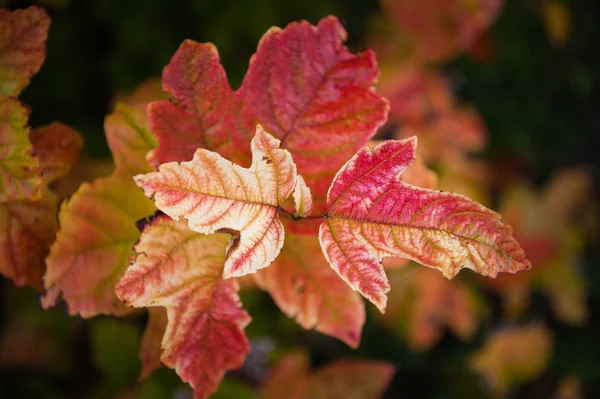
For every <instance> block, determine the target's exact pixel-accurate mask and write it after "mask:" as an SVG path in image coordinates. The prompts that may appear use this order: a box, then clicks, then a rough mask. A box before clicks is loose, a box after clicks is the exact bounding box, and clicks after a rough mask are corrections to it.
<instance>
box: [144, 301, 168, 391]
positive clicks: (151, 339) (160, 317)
mask: <svg viewBox="0 0 600 399" xmlns="http://www.w3.org/2000/svg"><path fill="white" fill-rule="evenodd" d="M166 328H167V311H166V309H165V308H163V307H160V306H155V307H150V308H148V324H147V325H146V330H144V335H143V336H142V344H141V345H140V360H141V361H142V370H141V371H140V379H145V378H146V377H148V376H149V375H150V374H152V373H153V372H154V370H156V369H158V368H159V367H160V366H161V364H160V356H161V354H162V345H161V342H162V338H163V336H164V335H165V330H166Z"/></svg>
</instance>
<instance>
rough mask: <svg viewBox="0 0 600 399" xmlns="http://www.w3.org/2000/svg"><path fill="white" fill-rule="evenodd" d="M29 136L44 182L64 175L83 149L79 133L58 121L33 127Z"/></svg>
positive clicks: (70, 168)
mask: <svg viewBox="0 0 600 399" xmlns="http://www.w3.org/2000/svg"><path fill="white" fill-rule="evenodd" d="M29 138H30V140H31V143H32V144H33V147H34V149H35V155H36V158H37V159H38V160H39V163H40V167H41V169H42V177H43V179H44V182H45V183H46V184H50V183H53V182H54V181H56V180H57V179H59V178H61V177H64V176H66V175H67V174H68V173H69V172H70V171H71V170H72V169H73V166H75V164H76V163H77V161H78V160H79V154H80V153H81V150H82V149H83V138H82V137H81V135H80V134H79V133H78V132H77V131H76V130H74V129H73V128H71V127H69V126H67V125H65V124H63V123H60V122H53V123H51V124H49V125H46V126H42V127H39V128H37V129H33V130H32V131H31V134H30V135H29Z"/></svg>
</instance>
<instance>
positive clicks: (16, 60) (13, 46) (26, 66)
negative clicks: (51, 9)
mask: <svg viewBox="0 0 600 399" xmlns="http://www.w3.org/2000/svg"><path fill="white" fill-rule="evenodd" d="M49 26H50V18H49V17H48V15H47V14H46V12H45V11H44V10H43V9H41V8H39V7H29V8H27V9H25V10H16V11H8V10H4V9H0V96H13V97H16V96H18V95H19V93H21V90H23V89H24V88H25V86H27V85H28V84H29V80H30V79H31V77H32V76H33V74H35V73H36V72H37V71H38V70H39V69H40V67H41V66H42V63H43V62H44V58H45V57H46V45H45V42H46V37H47V36H48V28H49Z"/></svg>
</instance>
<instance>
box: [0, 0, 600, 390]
mask: <svg viewBox="0 0 600 399" xmlns="http://www.w3.org/2000/svg"><path fill="white" fill-rule="evenodd" d="M537 3H538V2H537V1H533V0H532V1H525V0H508V1H506V2H505V4H504V8H503V11H502V13H501V15H500V17H499V19H498V21H497V23H496V24H495V25H494V26H493V27H492V28H491V38H492V42H493V45H494V48H495V52H496V56H495V59H494V61H493V62H491V63H483V62H479V61H476V60H474V59H472V58H469V57H467V56H458V57H456V58H455V59H453V60H452V61H451V62H448V63H446V64H444V65H443V69H444V71H445V72H446V73H447V74H448V75H449V76H450V78H451V79H452V82H453V87H454V89H455V92H456V95H457V96H458V97H459V98H460V99H462V100H464V101H466V102H469V103H472V104H473V105H474V106H476V108H477V109H478V110H479V112H480V113H481V115H482V117H483V119H484V120H485V122H486V125H487V127H488V129H489V143H488V147H487V150H486V156H487V157H488V159H489V160H490V161H491V162H492V164H494V163H500V162H503V160H505V159H507V158H508V159H511V160H512V164H513V165H518V167H517V173H521V174H524V175H528V176H530V177H531V178H532V179H533V181H534V182H535V183H536V184H538V185H540V186H542V185H543V184H544V183H545V182H546V181H547V179H548V178H549V177H550V175H551V174H552V173H553V172H554V171H557V170H559V169H561V168H564V167H567V166H570V165H575V164H584V165H588V167H589V168H590V169H591V170H592V173H593V177H594V180H595V185H594V190H595V194H596V198H597V197H598V193H599V190H598V187H600V185H599V184H598V170H599V165H600V164H599V159H600V156H599V155H598V151H599V150H600V138H599V137H600V134H599V133H600V116H599V113H598V111H599V105H600V90H599V89H600V47H599V46H600V2H598V1H595V0H571V1H566V3H568V6H569V10H570V12H571V16H572V29H571V35H570V38H569V40H568V42H567V43H566V44H565V45H564V46H563V47H555V46H552V45H551V44H550V43H549V42H548V39H547V36H546V34H545V28H544V26H543V23H542V20H541V19H540V17H539V15H538V14H537V13H536V12H535V10H536V9H537V8H536V5H537ZM31 4H38V5H42V6H46V7H47V11H48V13H49V14H50V16H51V19H52V24H51V28H50V32H49V39H48V43H47V52H48V54H47V58H46V61H45V63H44V65H43V67H42V69H41V71H40V72H39V74H38V75H37V76H35V77H34V78H33V80H32V82H31V84H30V86H29V87H28V88H26V89H25V91H24V92H23V94H22V95H21V100H22V101H23V102H24V103H26V104H28V105H29V106H30V107H31V109H32V111H33V112H32V116H31V119H30V124H31V126H33V127H36V126H40V125H43V124H46V123H49V122H51V121H55V120H59V121H62V122H65V123H67V124H69V125H71V126H73V127H75V128H76V129H78V130H79V131H80V132H81V133H82V134H83V135H84V137H85V141H86V149H85V152H86V154H87V155H89V156H92V157H108V156H109V151H108V147H107V145H106V141H105V139H104V133H103V128H102V126H103V120H104V117H105V115H106V114H107V113H109V112H110V110H111V109H110V108H111V104H112V99H113V98H114V96H115V95H116V94H117V93H123V92H128V91H130V90H132V89H133V88H135V87H136V86H137V85H138V84H139V83H140V82H142V81H143V80H144V79H146V78H148V77H157V76H160V73H161V71H162V68H163V67H164V66H165V65H166V64H167V63H168V62H169V59H170V58H171V56H172V54H173V53H174V52H175V50H176V49H177V47H178V46H179V44H180V43H181V42H182V41H183V40H184V39H186V38H190V39H194V40H197V41H201V42H208V41H210V42H213V43H214V44H215V45H216V46H217V48H218V49H219V53H220V55H221V61H222V63H223V65H224V66H225V69H226V71H227V73H228V77H229V79H230V82H231V84H232V87H233V88H237V87H238V85H239V83H240V82H241V79H242V77H243V75H244V73H245V71H246V69H247V66H248V60H249V58H250V56H251V55H252V54H253V52H254V51H255V49H256V44H257V42H258V40H259V39H260V37H261V36H262V34H263V33H264V32H265V31H266V30H267V29H268V28H269V27H270V26H273V25H277V26H282V27H283V26H285V25H286V24H287V23H289V22H291V21H294V20H299V19H306V20H308V21H310V22H312V23H313V24H314V23H316V22H317V21H318V20H319V19H320V18H322V17H323V16H326V15H328V14H334V15H337V16H338V17H339V18H340V19H341V20H342V22H343V23H344V25H345V26H346V28H347V30H348V33H349V40H348V46H349V47H350V48H351V49H352V50H355V51H358V50H362V49H364V48H365V47H366V43H365V41H366V37H367V32H368V30H369V28H370V26H371V24H373V23H374V21H376V19H375V16H376V15H377V14H378V13H380V12H382V11H381V9H380V6H379V4H378V3H377V1H375V0H353V1H344V0H290V1H285V2H284V1H280V0H269V1H264V0H263V1H258V0H256V1H234V0H219V1H200V0H189V1H188V0H185V1H184V0H181V1H149V0H128V1H125V0H120V1H118V0H101V1H83V0H71V1H69V0H44V1H38V2H30V1H5V0H4V1H3V0H0V7H6V6H8V7H9V8H24V7H27V6H29V5H31ZM599 260H600V254H599V251H598V247H597V246H595V244H594V243H593V242H590V244H589V245H588V247H587V248H586V253H585V256H584V258H583V259H582V263H583V270H584V271H585V278H586V279H587V281H588V284H589V290H590V291H589V293H590V295H589V298H588V305H589V308H590V314H591V317H590V319H589V322H588V324H587V325H586V326H585V327H584V328H575V327H567V326H565V325H562V324H560V323H557V322H556V321H555V320H553V319H552V316H551V315H550V314H549V312H548V310H547V308H548V305H547V303H546V302H545V301H544V300H543V299H542V298H537V297H534V301H533V309H532V310H531V311H530V313H529V316H528V317H530V318H531V319H539V318H542V319H544V320H545V322H546V324H547V325H548V326H550V327H551V328H552V330H553V332H554V334H555V346H554V350H553V355H552V359H551V361H550V365H549V367H548V369H547V370H546V372H545V373H544V374H543V375H542V376H541V377H540V378H537V379H536V380H535V381H533V382H531V383H528V384H525V386H523V387H521V388H520V389H517V390H515V391H513V392H512V393H511V395H512V397H523V398H525V397H548V395H550V393H551V392H553V390H554V389H555V388H556V383H557V380H558V377H559V376H564V375H574V376H577V377H579V378H580V379H581V381H582V384H583V388H584V392H585V394H586V396H587V397H600V383H598V381H600V345H598V337H600V317H599V316H600V315H599V314H598V313H599V311H600V288H599V287H598V284H599V283H600V271H599V269H600V267H599V266H600V264H599ZM0 294H1V298H2V301H3V303H2V305H1V309H2V310H1V313H0V323H3V322H4V321H6V320H9V319H11V318H13V317H14V315H15V314H19V315H24V316H22V317H21V316H19V317H21V318H23V320H24V321H23V323H24V324H25V325H26V326H28V325H29V324H28V323H30V322H29V321H27V320H29V319H31V320H35V322H33V321H32V322H31V325H36V326H39V325H42V326H43V327H40V328H41V330H40V331H41V332H39V334H42V335H43V334H46V333H47V332H48V331H50V333H51V334H52V337H53V342H54V343H55V346H54V347H53V348H52V349H50V352H51V353H52V356H51V359H60V360H58V361H56V360H52V365H51V367H47V368H44V367H40V368H35V367H34V368H29V367H2V368H0V397H2V398H5V397H6V398H104V397H115V393H116V392H117V391H120V390H122V389H125V388H127V387H129V386H132V385H133V384H134V381H135V378H136V375H137V372H138V367H139V364H138V363H137V349H138V347H137V345H138V344H139V336H140V333H141V331H142V328H143V325H144V324H143V323H144V318H143V316H142V317H141V318H139V319H137V320H134V321H120V320H117V319H112V318H104V317H97V318H94V319H93V320H91V321H82V320H80V319H79V318H69V317H67V316H66V315H65V314H64V310H63V309H54V310H51V311H49V312H42V311H41V310H39V309H38V307H37V303H36V294H35V292H33V291H31V290H29V289H22V290H16V289H14V288H13V287H12V286H11V285H10V284H9V283H8V282H6V281H5V280H2V281H0ZM243 302H244V304H245V306H246V307H247V308H248V310H249V312H250V313H251V314H252V315H254V321H253V322H252V324H251V325H250V327H249V330H248V331H249V334H250V336H251V337H252V338H255V339H259V340H258V341H256V342H259V343H260V342H263V343H264V342H267V343H268V342H269V341H268V340H267V341H260V339H261V338H260V337H276V340H277V341H278V342H283V347H285V345H286V344H287V345H292V344H294V343H301V344H304V345H306V346H307V347H309V348H310V350H311V354H312V355H313V359H314V362H315V364H316V365H318V364H321V363H324V362H327V361H329V360H331V359H334V358H337V357H348V356H351V357H364V358H372V359H386V360H391V361H392V362H394V364H395V365H396V367H397V374H396V376H395V379H394V381H393V383H392V385H391V386H390V389H389V391H388V394H387V396H386V397H389V398H449V397H457V398H458V397H462V398H471V397H488V396H487V394H486V393H485V391H484V389H483V386H482V384H481V382H480V380H479V379H478V378H477V377H476V376H475V375H474V374H473V373H472V372H471V371H469V370H468V368H467V365H466V364H465V354H467V353H469V352H470V351H472V350H474V349H475V348H477V347H479V345H480V344H481V342H482V339H483V338H484V336H485V331H483V329H482V331H480V333H479V334H478V335H477V336H476V337H475V338H474V339H473V340H471V341H469V342H466V343H465V342H460V341H458V340H456V339H455V338H453V336H452V335H450V334H446V336H445V338H444V339H443V340H442V341H441V343H440V344H438V345H437V346H435V347H434V348H432V349H431V350H430V351H428V352H425V353H423V354H414V353H412V352H411V351H410V350H409V349H408V348H407V347H406V344H405V343H403V342H401V341H399V340H398V338H396V337H394V336H392V335H391V334H390V333H388V332H386V331H385V330H383V329H382V328H381V327H379V326H378V325H377V324H375V323H374V322H373V320H372V318H369V320H368V322H367V324H366V326H365V329H364V333H363V339H362V343H361V346H360V348H359V349H358V350H356V351H351V350H350V349H348V348H347V347H346V346H345V345H344V344H342V343H339V342H337V341H335V340H333V339H329V338H327V337H323V336H320V335H318V334H315V333H310V332H308V333H307V332H303V331H301V330H300V328H299V327H297V326H296V325H295V324H294V323H293V321H289V320H287V319H285V317H283V316H282V315H281V313H280V312H279V310H278V309H277V308H276V307H275V306H274V304H273V303H272V302H271V300H270V299H269V298H268V296H266V295H265V294H261V293H252V294H247V296H246V297H244V298H243ZM1 326H2V325H1V324H0V327H1ZM24 330H26V329H24ZM258 346H259V347H260V346H261V345H258ZM262 346H269V345H262ZM24 349H26V348H24ZM31 350H34V349H31ZM262 362H263V360H262V359H261V358H260V356H257V357H256V358H255V357H252V358H251V361H250V362H249V365H248V367H247V368H246V369H243V370H242V371H241V372H238V373H237V374H235V375H237V376H238V377H239V378H240V379H242V380H246V381H252V380H253V378H254V377H253V375H254V374H256V373H258V374H257V375H261V373H262V372H263V371H262V368H263V367H265V366H264V365H263V364H262ZM148 385H150V386H151V388H147V386H148ZM144 389H146V391H144V392H145V393H144V394H145V395H147V396H146V397H163V396H164V397H176V396H173V395H175V393H173V392H180V393H182V392H183V393H185V392H187V391H186V389H185V387H183V386H182V385H181V383H180V381H179V380H178V379H177V377H176V376H175V375H174V373H173V372H172V371H169V370H162V371H160V372H158V373H156V375H155V376H154V377H153V379H152V380H151V381H150V383H148V384H147V385H146V388H144ZM224 389H225V390H227V389H230V391H223V393H222V395H223V396H222V397H243V396H241V395H242V393H241V391H240V392H237V391H235V390H236V389H238V387H237V386H236V385H235V384H233V385H228V386H227V387H225V388H224ZM239 389H241V388H239ZM161 392H162V393H161ZM227 392H237V393H227Z"/></svg>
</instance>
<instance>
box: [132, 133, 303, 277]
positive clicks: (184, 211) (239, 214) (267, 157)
mask: <svg viewBox="0 0 600 399" xmlns="http://www.w3.org/2000/svg"><path fill="white" fill-rule="evenodd" d="M279 143H280V142H279V140H277V139H275V138H273V136H271V135H270V134H268V133H266V132H265V131H264V130H263V129H262V128H261V127H260V126H258V127H257V129H256V135H255V136H254V138H253V139H252V143H251V147H252V165H251V166H250V168H249V169H244V168H242V167H241V166H238V165H235V164H233V163H231V162H230V161H228V160H226V159H224V158H222V157H221V156H220V155H218V154H217V153H215V152H212V151H207V150H204V149H198V150H197V151H196V153H195V155H194V158H193V159H192V160H191V161H189V162H182V163H177V162H170V163H166V164H162V165H161V166H160V168H159V170H158V172H152V173H148V174H145V175H138V176H136V177H135V180H136V182H137V184H138V185H139V186H140V187H142V188H143V189H144V193H145V194H146V196H148V197H150V198H153V199H154V201H155V203H156V206H157V208H158V209H160V210H161V211H163V212H164V213H166V214H167V215H169V216H171V217H172V218H174V219H176V220H178V219H179V218H184V219H185V220H186V221H187V223H188V225H189V227H190V228H191V229H192V230H194V231H197V232H199V233H204V234H209V233H215V232H225V233H230V234H232V236H233V237H232V242H231V243H230V246H229V247H228V251H227V257H226V260H225V267H224V271H223V277H224V278H229V277H239V276H243V275H244V274H248V273H254V272H256V271H257V270H260V269H262V268H265V267H267V266H268V265H269V264H270V263H271V262H272V261H273V260H274V259H275V257H276V256H277V255H278V254H279V252H280V251H281V247H282V246H283V236H284V232H283V225H282V223H281V221H280V220H279V216H278V213H277V212H278V210H279V205H280V204H281V203H282V202H283V201H284V200H285V199H286V198H287V197H289V196H290V195H291V194H292V192H293V191H294V187H295V185H296V176H297V175H296V165H294V163H293V161H292V156H291V154H290V153H289V152H288V151H286V150H282V149H280V148H279Z"/></svg>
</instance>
